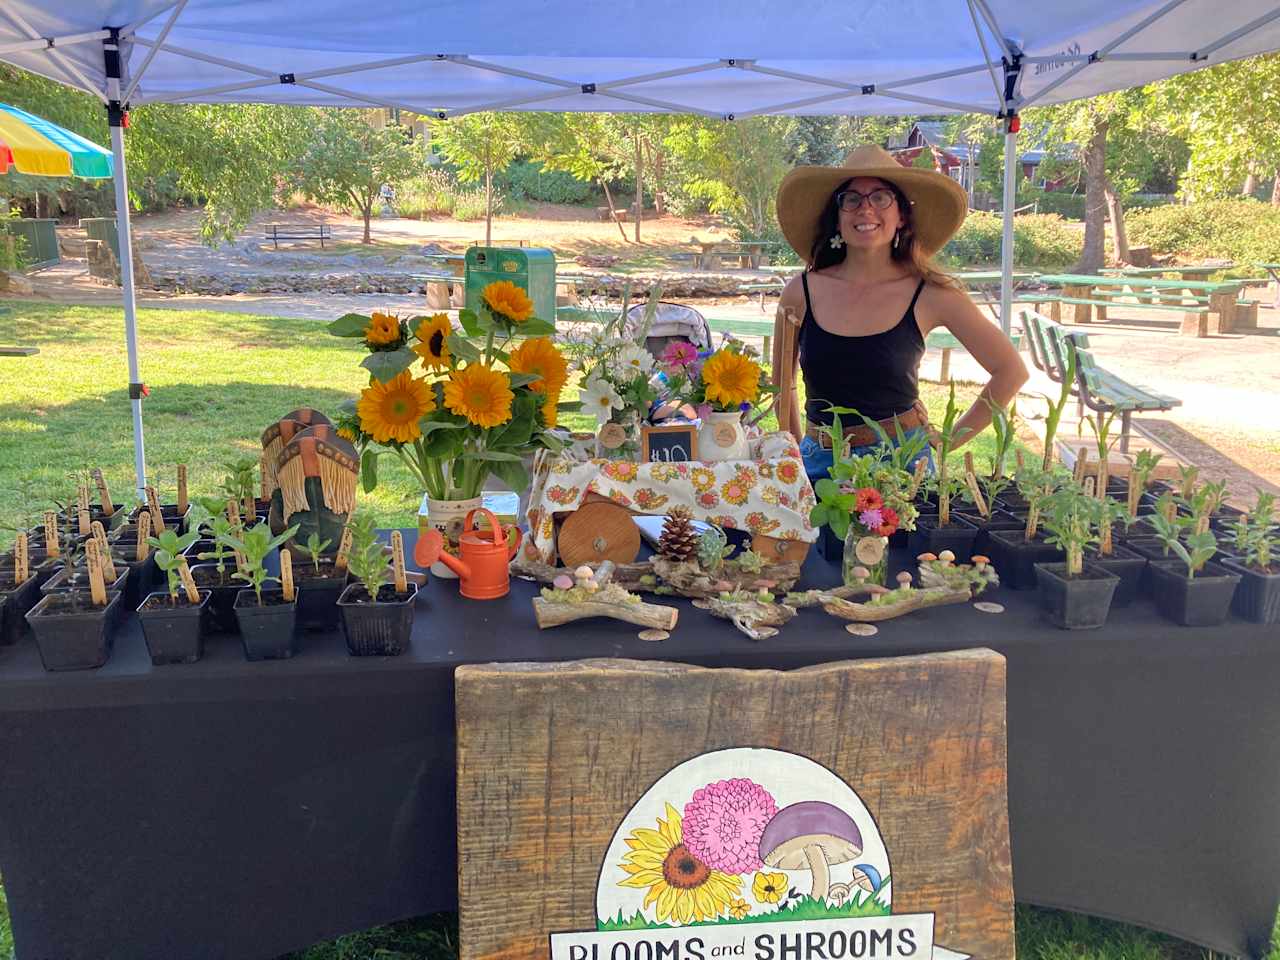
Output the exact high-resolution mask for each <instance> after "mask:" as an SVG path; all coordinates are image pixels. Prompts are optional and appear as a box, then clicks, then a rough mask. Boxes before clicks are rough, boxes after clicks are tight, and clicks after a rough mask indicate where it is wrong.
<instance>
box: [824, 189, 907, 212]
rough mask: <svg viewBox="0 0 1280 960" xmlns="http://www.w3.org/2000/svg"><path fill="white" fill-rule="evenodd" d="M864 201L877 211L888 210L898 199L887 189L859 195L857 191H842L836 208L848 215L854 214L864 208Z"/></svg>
mask: <svg viewBox="0 0 1280 960" xmlns="http://www.w3.org/2000/svg"><path fill="white" fill-rule="evenodd" d="M863 200H866V201H867V202H868V203H869V204H871V206H873V207H875V209H877V210H888V209H889V208H890V207H891V206H893V204H894V203H896V202H897V200H898V198H897V196H895V195H894V192H893V191H892V190H889V189H888V188H886V187H880V188H878V189H876V190H872V191H871V192H870V193H859V192H858V191H857V190H841V191H840V192H839V193H837V194H836V206H837V207H839V208H840V209H841V210H843V211H845V212H846V213H852V212H853V211H855V210H857V209H858V208H859V207H860V206H862V201H863Z"/></svg>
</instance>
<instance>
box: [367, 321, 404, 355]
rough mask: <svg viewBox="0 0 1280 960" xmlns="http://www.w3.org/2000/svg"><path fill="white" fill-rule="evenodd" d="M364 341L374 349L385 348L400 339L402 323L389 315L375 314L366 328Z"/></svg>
mask: <svg viewBox="0 0 1280 960" xmlns="http://www.w3.org/2000/svg"><path fill="white" fill-rule="evenodd" d="M364 339H365V341H366V342H367V343H368V344H369V345H370V346H373V347H385V346H386V345H387V344H389V343H395V342H396V341H397V340H399V339H400V321H399V320H398V319H397V318H395V317H393V316H392V315H391V314H389V313H376V312H375V313H374V315H373V316H372V317H370V318H369V325H368V326H367V327H365V328H364Z"/></svg>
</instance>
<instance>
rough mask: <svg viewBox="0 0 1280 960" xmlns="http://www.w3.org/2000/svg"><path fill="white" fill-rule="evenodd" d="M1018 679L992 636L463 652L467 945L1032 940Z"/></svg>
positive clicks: (821, 945)
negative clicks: (591, 652)
mask: <svg viewBox="0 0 1280 960" xmlns="http://www.w3.org/2000/svg"><path fill="white" fill-rule="evenodd" d="M1004 688H1005V664H1004V660H1003V658H1002V657H1000V656H999V655H997V654H995V653H993V652H992V651H990V650H965V651H959V652H955V653H944V654H931V655H928V656H920V657H894V658H892V659H883V660H865V661H860V662H846V663H833V664H824V665H822V666H817V667H809V668H807V669H803V670H795V671H791V672H780V671H773V670H736V669H708V668H703V667H693V666H687V665H684V664H675V663H658V662H638V661H628V660H616V659H611V660H588V661H580V662H571V663H559V664H555V663H512V664H489V665H476V666H463V667H460V668H458V670H457V672H456V674H455V696H456V703H457V725H458V726H457V729H458V743H457V757H458V761H457V762H458V781H457V798H458V864H459V875H458V881H459V908H460V926H461V929H460V934H461V936H460V941H461V942H460V955H461V957H462V958H463V960H480V958H486V960H488V958H496V957H501V958H503V960H533V958H535V957H536V958H539V960H541V958H546V957H548V956H549V957H550V958H551V960H614V958H623V957H626V958H628V960H635V958H637V957H646V958H656V957H659V956H663V957H672V958H674V957H680V958H682V960H683V958H690V957H701V958H704V960H707V958H711V957H725V958H732V957H745V958H748V960H782V958H795V960H818V958H830V957H842V958H849V957H858V958H870V957H873V956H874V957H877V958H881V957H904V958H907V957H909V958H913V960H931V958H937V960H959V958H962V957H966V956H974V957H983V958H995V960H1012V958H1013V957H1014V942H1013V890H1012V879H1011V865H1010V854H1009V824H1008V812H1007V803H1006V774H1005V765H1006V741H1005V719H1004V718H1005V703H1004ZM921 691H924V694H923V695H922V694H921ZM656 703H661V704H662V705H663V706H662V709H661V710H655V709H654V704H656ZM815 716H820V717H824V718H826V720H827V722H822V723H816V724H815V723H814V722H813V718H814V717H815ZM602 717H607V718H608V721H607V722H601V718H602ZM851 726H855V727H856V726H864V727H865V728H866V729H867V730H869V731H873V732H874V735H869V736H850V735H849V734H848V730H849V729H850V728H851ZM495 796H500V797H518V798H519V801H520V802H519V803H511V804H495V803H493V797H495ZM516 891H518V893H516Z"/></svg>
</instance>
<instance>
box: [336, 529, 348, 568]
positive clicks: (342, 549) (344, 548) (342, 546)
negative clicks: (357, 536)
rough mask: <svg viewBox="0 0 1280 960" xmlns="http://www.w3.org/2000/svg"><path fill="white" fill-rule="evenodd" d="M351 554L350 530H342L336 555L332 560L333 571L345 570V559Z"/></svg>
mask: <svg viewBox="0 0 1280 960" xmlns="http://www.w3.org/2000/svg"><path fill="white" fill-rule="evenodd" d="M350 553H351V528H350V527H343V528H342V539H341V540H339V541H338V554H337V556H335V557H334V558H333V566H334V569H335V570H345V569H347V557H348V555H350Z"/></svg>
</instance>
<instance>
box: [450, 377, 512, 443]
mask: <svg viewBox="0 0 1280 960" xmlns="http://www.w3.org/2000/svg"><path fill="white" fill-rule="evenodd" d="M514 399H515V394H514V393H512V392H511V381H510V380H509V379H507V375H506V374H505V373H501V372H499V371H497V370H490V369H489V368H488V367H486V366H484V365H482V364H479V363H473V364H470V365H468V366H466V367H464V368H463V369H461V370H455V371H454V372H453V373H452V374H451V375H450V376H449V379H448V380H447V381H446V382H445V385H444V405H445V406H446V407H448V408H449V409H450V410H452V411H453V412H454V413H456V414H458V415H459V416H463V417H466V418H467V419H468V420H469V421H471V422H472V423H474V424H475V425H476V426H479V427H496V426H498V425H499V424H502V423H506V422H507V421H508V420H510V419H511V401H512V400H514Z"/></svg>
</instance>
